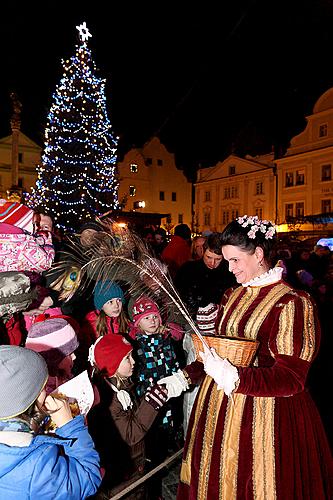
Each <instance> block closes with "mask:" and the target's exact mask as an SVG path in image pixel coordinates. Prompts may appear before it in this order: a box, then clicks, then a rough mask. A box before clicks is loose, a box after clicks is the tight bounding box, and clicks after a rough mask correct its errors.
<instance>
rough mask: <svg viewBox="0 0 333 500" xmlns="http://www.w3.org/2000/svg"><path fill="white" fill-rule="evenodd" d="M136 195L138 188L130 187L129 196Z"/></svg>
mask: <svg viewBox="0 0 333 500" xmlns="http://www.w3.org/2000/svg"><path fill="white" fill-rule="evenodd" d="M135 193H136V187H135V186H130V187H129V195H130V196H135Z"/></svg>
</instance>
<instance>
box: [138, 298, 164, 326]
mask: <svg viewBox="0 0 333 500" xmlns="http://www.w3.org/2000/svg"><path fill="white" fill-rule="evenodd" d="M150 314H156V316H157V317H158V318H159V320H160V323H162V318H161V315H160V312H159V310H158V306H157V304H156V302H154V301H153V300H151V299H150V298H149V297H147V296H146V295H141V297H139V298H138V299H136V301H135V302H134V304H133V307H132V318H133V322H134V326H138V324H139V323H140V321H141V320H142V318H145V317H146V316H149V315H150Z"/></svg>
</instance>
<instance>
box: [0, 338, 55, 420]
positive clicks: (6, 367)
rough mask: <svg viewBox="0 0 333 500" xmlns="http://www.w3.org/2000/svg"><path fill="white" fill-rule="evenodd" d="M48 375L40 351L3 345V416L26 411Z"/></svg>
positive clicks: (0, 354) (0, 416)
mask: <svg viewBox="0 0 333 500" xmlns="http://www.w3.org/2000/svg"><path fill="white" fill-rule="evenodd" d="M47 379H48V371H47V366H46V363H45V361H44V359H43V358H42V356H41V355H40V354H38V353H37V352H34V351H31V350H30V349H26V348H25V347H18V346H14V345H2V346H0V380H1V383H0V420H4V419H8V418H12V417H15V416H17V415H20V414H21V413H23V412H25V411H26V410H27V409H28V408H29V407H30V406H31V405H32V403H33V402H34V401H36V399H37V398H38V396H39V394H40V392H41V391H42V389H43V387H44V386H45V384H46V381H47Z"/></svg>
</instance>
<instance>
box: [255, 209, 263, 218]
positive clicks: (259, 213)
mask: <svg viewBox="0 0 333 500" xmlns="http://www.w3.org/2000/svg"><path fill="white" fill-rule="evenodd" d="M256 215H257V217H259V219H262V208H256Z"/></svg>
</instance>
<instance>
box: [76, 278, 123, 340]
mask: <svg viewBox="0 0 333 500" xmlns="http://www.w3.org/2000/svg"><path fill="white" fill-rule="evenodd" d="M124 303H125V296H124V292H123V290H122V289H121V287H120V286H119V285H118V284H117V283H114V282H113V281H110V280H105V281H98V282H97V283H96V285H95V289H94V305H95V308H96V309H95V310H94V311H90V312H89V313H88V314H87V315H86V316H85V318H84V321H83V325H82V326H83V333H84V337H85V343H89V346H90V345H91V344H93V343H94V342H95V340H96V339H97V338H98V337H101V336H103V335H107V334H109V333H115V334H119V333H122V334H124V333H126V332H127V330H128V323H129V321H128V318H127V315H126V313H125V311H124V309H123V305H124ZM80 342H81V339H80ZM89 346H88V347H89Z"/></svg>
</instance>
